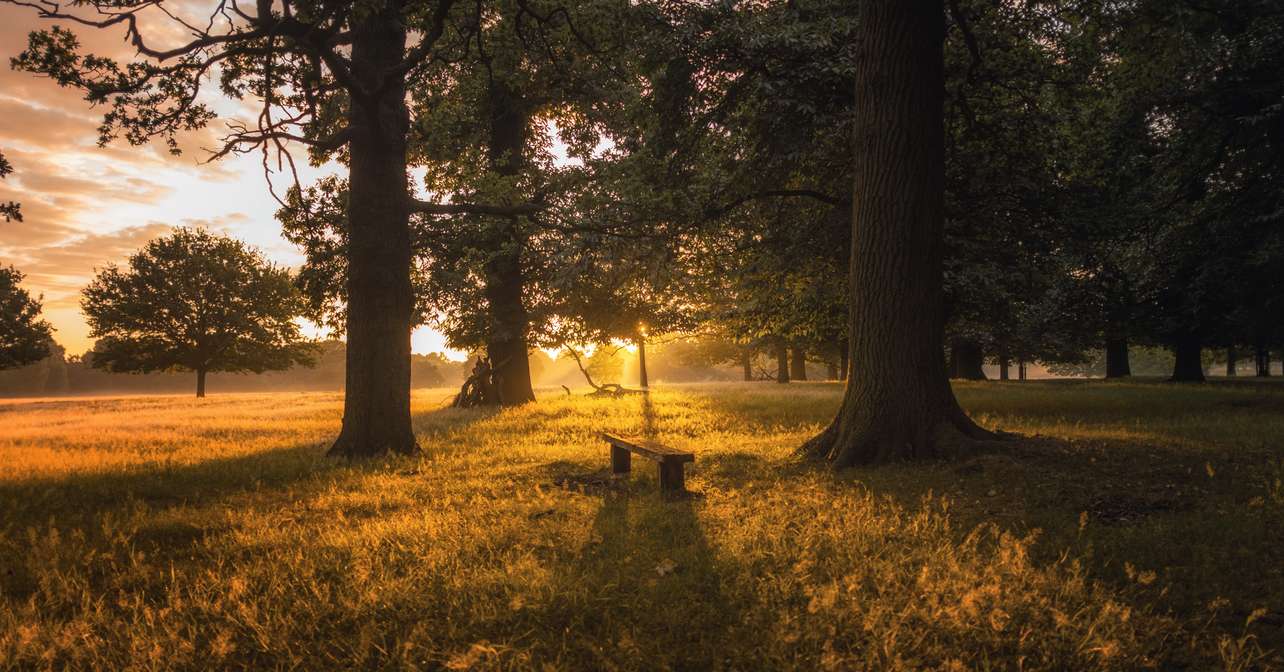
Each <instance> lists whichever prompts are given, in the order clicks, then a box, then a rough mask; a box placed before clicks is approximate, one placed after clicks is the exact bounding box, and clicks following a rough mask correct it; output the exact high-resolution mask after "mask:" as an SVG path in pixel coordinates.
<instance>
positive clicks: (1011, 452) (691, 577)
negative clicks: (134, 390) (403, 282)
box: [0, 381, 1284, 670]
mask: <svg viewBox="0 0 1284 672" xmlns="http://www.w3.org/2000/svg"><path fill="white" fill-rule="evenodd" d="M956 390H957V392H958V395H959V397H960V400H961V402H962V403H963V405H964V407H965V408H967V409H968V411H969V412H970V413H972V414H973V416H974V417H976V418H978V419H979V420H980V421H981V422H982V424H984V425H986V426H989V427H996V428H999V429H1002V430H1005V431H1007V432H1012V433H1014V434H1015V435H1016V436H1015V437H1013V438H1010V439H1009V440H1006V441H1003V442H1000V443H996V444H993V445H991V446H988V447H987V448H986V449H985V450H984V451H983V452H981V453H978V454H977V455H976V456H974V457H972V458H970V459H967V460H964V461H960V462H953V463H945V462H940V463H928V464H899V465H892V466H885V467H879V468H868V469H853V470H849V471H846V472H843V473H839V474H834V473H831V472H830V471H829V470H827V469H825V468H823V467H819V466H817V465H815V464H811V463H807V462H803V461H799V460H798V459H797V458H796V457H795V455H794V449H795V448H796V447H797V446H798V445H799V444H800V443H801V442H802V441H803V440H804V439H806V438H807V437H808V436H810V435H811V434H813V433H814V432H816V431H818V430H819V429H820V428H821V426H822V424H823V423H824V422H825V421H827V420H828V419H829V418H830V417H831V416H832V414H833V412H834V410H835V409H836V408H837V406H838V403H839V400H840V396H841V388H840V387H839V386H838V385H835V384H824V383H813V384H793V385H789V386H787V387H786V386H777V385H774V384H771V383H760V384H727V385H688V386H660V387H658V388H657V389H656V390H655V391H654V392H652V393H651V394H650V395H646V396H641V395H638V396H629V397H625V398H619V399H614V398H594V397H587V396H583V395H578V394H577V395H576V396H567V395H566V394H565V393H563V392H562V391H561V390H557V391H553V390H545V391H542V393H541V394H540V399H539V401H538V403H536V404H532V405H528V406H526V407H523V408H519V409H513V410H503V411H480V410H460V409H448V408H443V406H444V405H445V404H446V399H447V395H448V394H449V391H447V390H420V391H416V394H415V397H414V421H415V427H416V432H417V434H418V436H419V438H420V444H421V446H422V448H423V451H424V454H423V456H422V457H420V458H414V459H410V458H402V459H390V460H385V461H378V462H372V463H346V462H342V461H335V460H329V459H326V458H325V457H323V453H324V451H325V449H326V447H327V441H328V440H329V439H331V438H332V437H333V436H334V435H335V433H336V431H337V429H338V426H339V419H340V409H341V405H342V399H341V397H340V395H338V394H325V393H304V394H296V393H277V394H246V395H216V396H213V397H210V398H207V399H203V400H197V399H192V398H187V397H122V398H116V399H111V398H99V399H62V400H34V401H13V402H3V403H0V464H2V465H3V469H0V516H2V517H0V668H5V669H14V668H16V669H138V670H164V669H210V668H244V667H258V668H265V669H317V670H320V669H350V668H361V669H595V670H598V669H600V670H643V669H646V670H650V669H688V670H704V669H714V670H749V669H793V668H796V669H906V670H908V669H942V670H964V669H1029V670H1034V669H1103V670H1133V669H1147V668H1153V669H1192V670H1203V669H1225V670H1244V669H1284V658H1282V657H1281V655H1282V654H1281V652H1282V651H1284V544H1281V541H1282V540H1284V484H1282V481H1284V385H1278V386H1276V385H1269V384H1264V385H1257V384H1252V383H1247V382H1244V383H1216V384H1207V385H1202V386H1189V387H1187V386H1173V385H1166V384H1161V383H1157V382H1146V381H1135V382H1126V383H1102V382H1091V383H1089V382H1025V383H994V382H990V383H974V384H958V385H956ZM602 431H611V432H617V433H623V434H644V435H649V436H653V437H654V438H657V439H659V440H661V441H663V442H665V443H668V444H670V445H672V446H674V447H677V448H684V449H689V450H691V451H693V452H694V453H695V454H696V462H695V463H694V464H693V465H690V466H688V475H687V487H688V489H689V490H690V493H689V494H688V495H687V496H684V497H677V498H664V497H662V496H660V495H659V493H658V492H657V488H656V483H655V474H654V470H653V469H652V468H651V465H650V463H649V462H645V461H640V460H635V466H634V474H633V476H632V478H631V479H630V480H628V481H627V482H613V481H612V480H611V479H610V478H609V476H608V473H607V468H606V467H607V450H606V447H605V444H604V443H603V442H602V441H601V440H600V439H599V438H598V434H599V433H600V432H602Z"/></svg>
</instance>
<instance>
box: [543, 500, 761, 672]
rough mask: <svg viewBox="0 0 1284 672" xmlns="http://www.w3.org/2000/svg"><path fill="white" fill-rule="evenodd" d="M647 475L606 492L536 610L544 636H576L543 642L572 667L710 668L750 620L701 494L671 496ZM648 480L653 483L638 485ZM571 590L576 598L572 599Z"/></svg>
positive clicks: (545, 638) (551, 654)
mask: <svg viewBox="0 0 1284 672" xmlns="http://www.w3.org/2000/svg"><path fill="white" fill-rule="evenodd" d="M653 487H654V485H653V484H651V483H646V484H645V485H640V486H639V487H637V488H634V487H627V486H626V487H624V488H622V489H619V490H607V491H604V492H602V493H601V494H600V495H598V497H600V501H601V505H600V508H598V510H597V513H596V514H595V517H594V520H593V524H592V531H591V532H590V534H589V538H588V540H587V542H586V543H585V544H584V545H583V546H582V547H581V548H579V549H577V550H571V551H568V552H567V553H564V554H561V555H560V556H559V557H558V562H557V564H556V566H554V567H553V568H552V569H553V573H554V576H553V578H552V589H553V590H552V594H553V595H554V596H557V598H555V599H553V600H551V601H549V603H548V604H546V605H545V606H544V607H543V608H542V609H540V610H539V611H538V612H537V613H535V614H534V619H533V624H534V626H533V627H536V628H537V629H539V630H543V631H544V632H543V633H539V634H537V635H535V637H534V639H535V640H536V641H539V642H542V643H543V642H547V643H549V644H553V643H555V642H558V641H564V639H563V638H564V637H565V635H564V633H573V636H574V640H575V642H577V644H576V645H574V646H573V647H572V648H571V650H568V651H552V650H549V651H544V652H541V653H542V654H543V655H546V656H549V657H550V658H551V659H558V658H561V659H562V661H561V662H562V663H563V664H566V665H567V666H568V667H570V668H578V669H619V668H624V669H631V668H636V667H638V666H639V665H640V664H642V662H641V661H646V662H645V665H646V666H647V667H648V668H651V669H692V670H697V669H710V668H714V667H718V666H719V664H720V663H721V660H720V659H719V655H718V654H719V652H721V651H725V650H726V649H725V647H724V646H723V644H724V643H725V642H727V641H730V640H731V639H732V637H731V633H732V631H733V630H734V629H735V628H736V627H738V626H740V625H741V624H742V621H743V609H742V606H741V605H739V604H737V603H736V602H735V601H734V600H732V599H730V598H729V597H728V596H727V595H726V592H725V591H724V587H723V578H722V574H721V572H720V570H719V562H718V560H717V558H716V556H715V553H714V551H713V549H712V547H711V546H710V544H709V541H708V539H707V537H706V535H705V533H704V530H703V529H702V527H701V524H700V519H699V508H700V506H701V505H702V504H701V500H700V498H699V497H697V496H691V495H687V496H678V497H663V496H661V495H660V494H659V493H658V492H654V491H652V490H651V488H653ZM643 489H645V490H646V491H645V492H638V490H643ZM568 598H569V599H568Z"/></svg>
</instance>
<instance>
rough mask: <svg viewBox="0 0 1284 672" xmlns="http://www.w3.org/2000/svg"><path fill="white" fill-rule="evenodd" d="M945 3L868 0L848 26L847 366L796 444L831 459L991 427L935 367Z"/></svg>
mask: <svg viewBox="0 0 1284 672" xmlns="http://www.w3.org/2000/svg"><path fill="white" fill-rule="evenodd" d="M944 16H945V14H944V5H943V4H942V1H941V0H866V2H865V3H864V4H863V5H862V13H861V20H860V22H859V23H858V25H857V28H856V30H857V34H856V36H855V43H856V45H857V49H858V51H859V53H858V57H857V59H856V63H857V69H856V109H855V112H856V114H855V119H856V128H855V138H854V140H855V143H854V145H855V172H856V180H855V190H854V192H853V194H854V196H855V199H854V200H855V203H854V219H853V235H852V250H851V265H850V266H849V269H850V270H849V274H850V275H849V296H850V297H851V299H850V300H851V312H850V315H849V318H848V319H849V331H848V333H849V334H850V338H851V359H852V362H851V363H852V368H853V369H854V370H858V371H860V376H853V377H852V379H851V381H850V382H849V383H848V384H847V390H846V393H845V395H844V397H843V405H842V407H841V408H840V409H839V411H838V416H837V417H836V418H835V419H834V421H833V423H832V424H830V426H829V427H828V428H827V429H826V430H825V431H824V432H822V433H821V434H819V435H818V436H816V437H814V438H813V439H812V440H810V441H808V442H807V444H806V445H804V446H803V450H804V451H805V452H808V453H810V454H812V455H816V456H819V457H824V458H827V459H829V460H830V461H831V462H832V463H833V464H834V465H835V466H836V467H845V466H848V465H853V464H858V463H871V462H885V461H889V460H899V459H907V458H930V457H942V456H956V455H959V454H962V453H965V452H968V451H969V450H970V448H971V445H970V444H971V441H970V439H971V438H990V437H992V436H993V435H992V434H990V433H989V432H987V431H985V430H983V429H981V428H980V427H978V426H976V425H975V424H974V423H973V422H972V421H971V420H970V419H969V418H968V417H967V416H966V414H964V413H963V410H962V409H961V408H960V407H959V405H958V401H957V400H956V399H955V398H954V392H953V391H952V390H951V389H950V384H949V380H948V379H947V378H946V375H945V361H944V357H943V356H942V353H943V342H942V341H943V339H944V327H945V325H944V306H943V294H942V248H943V235H944V194H945V189H944V164H945V161H944V158H945V157H944V153H945V133H944V111H943V110H944V92H945V84H944V58H943V51H942V42H943V39H944V36H945V20H944Z"/></svg>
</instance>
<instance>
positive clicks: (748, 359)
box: [740, 348, 753, 383]
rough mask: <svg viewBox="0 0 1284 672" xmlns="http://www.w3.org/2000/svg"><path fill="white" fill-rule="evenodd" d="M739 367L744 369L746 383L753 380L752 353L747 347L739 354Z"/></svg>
mask: <svg viewBox="0 0 1284 672" xmlns="http://www.w3.org/2000/svg"><path fill="white" fill-rule="evenodd" d="M740 368H742V369H744V374H745V382H746V383H747V382H749V381H751V380H753V353H752V352H750V351H749V350H748V349H747V348H746V349H745V351H744V352H743V353H741V354H740Z"/></svg>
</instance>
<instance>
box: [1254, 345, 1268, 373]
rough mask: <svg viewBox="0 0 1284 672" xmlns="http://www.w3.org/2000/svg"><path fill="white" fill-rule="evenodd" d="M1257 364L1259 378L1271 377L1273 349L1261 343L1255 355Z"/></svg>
mask: <svg viewBox="0 0 1284 672" xmlns="http://www.w3.org/2000/svg"><path fill="white" fill-rule="evenodd" d="M1253 359H1254V360H1256V364H1257V376H1258V377H1259V378H1270V377H1271V349H1270V348H1269V347H1267V346H1266V345H1261V344H1259V345H1258V346H1257V348H1256V353H1255V356H1254V357H1253Z"/></svg>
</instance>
